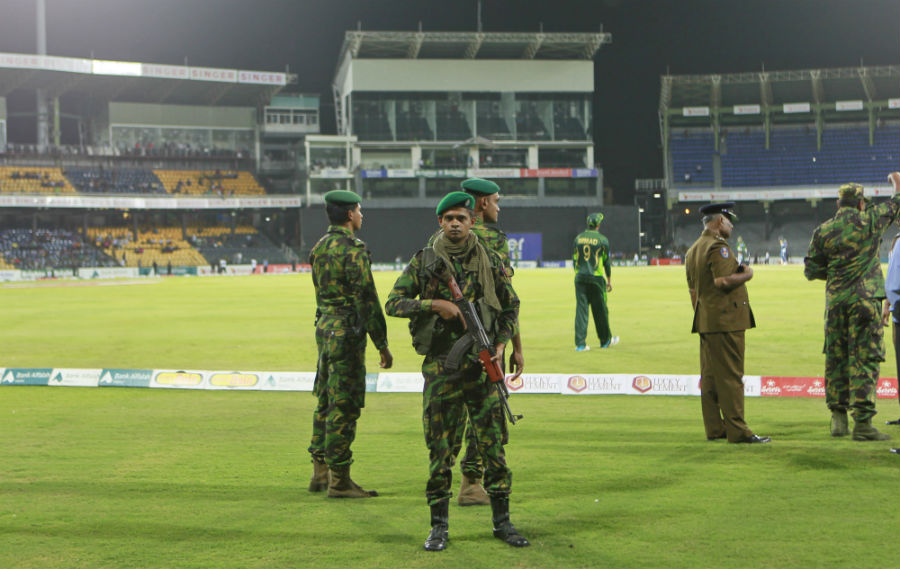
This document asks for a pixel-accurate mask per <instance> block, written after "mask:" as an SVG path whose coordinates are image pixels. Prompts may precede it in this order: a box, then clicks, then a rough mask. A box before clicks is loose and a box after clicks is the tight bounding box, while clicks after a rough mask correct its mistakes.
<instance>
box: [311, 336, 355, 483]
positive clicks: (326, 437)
mask: <svg viewBox="0 0 900 569" xmlns="http://www.w3.org/2000/svg"><path fill="white" fill-rule="evenodd" d="M316 344H317V346H318V348H319V365H318V370H317V372H316V382H315V384H314V386H313V395H315V396H316V398H317V399H318V403H317V404H316V409H315V411H313V427H312V438H311V439H310V442H309V453H310V454H311V455H312V457H313V460H316V461H324V462H325V463H327V464H328V466H329V467H331V468H335V467H342V466H347V465H349V464H350V463H352V462H353V458H352V456H353V453H352V452H351V451H350V445H351V444H353V439H354V438H356V420H357V419H359V414H360V410H361V409H362V408H363V406H364V405H365V397H366V359H365V358H366V337H365V336H347V335H344V334H343V330H316Z"/></svg>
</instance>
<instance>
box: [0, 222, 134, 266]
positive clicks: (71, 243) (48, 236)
mask: <svg viewBox="0 0 900 569" xmlns="http://www.w3.org/2000/svg"><path fill="white" fill-rule="evenodd" d="M0 252H2V257H3V261H4V262H3V264H2V267H0V268H15V269H23V270H41V269H55V268H63V267H66V268H68V267H112V266H116V264H117V263H116V261H115V260H114V259H113V258H112V257H111V256H108V255H106V254H104V253H103V252H102V251H100V250H99V249H97V248H95V247H93V246H92V245H91V244H90V243H85V241H84V240H83V239H82V238H81V236H80V235H78V234H77V233H72V232H71V231H67V230H65V229H21V228H16V229H4V230H0Z"/></svg>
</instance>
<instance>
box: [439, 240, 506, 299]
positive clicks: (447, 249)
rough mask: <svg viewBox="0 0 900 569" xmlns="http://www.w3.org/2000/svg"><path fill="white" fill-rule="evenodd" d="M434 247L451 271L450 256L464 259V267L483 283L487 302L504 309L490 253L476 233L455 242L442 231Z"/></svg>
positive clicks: (482, 287) (482, 286)
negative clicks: (496, 286) (496, 284)
mask: <svg viewBox="0 0 900 569" xmlns="http://www.w3.org/2000/svg"><path fill="white" fill-rule="evenodd" d="M433 247H434V252H435V253H437V255H438V256H439V257H441V258H442V259H444V262H445V263H447V267H450V269H451V271H452V267H453V263H451V262H450V256H453V257H459V258H462V259H464V260H463V263H462V265H463V267H464V268H465V269H466V270H467V271H472V272H474V273H476V274H477V275H478V282H479V283H480V284H481V289H482V291H483V294H484V300H485V302H487V304H488V306H490V307H491V308H493V309H494V310H496V311H498V312H499V311H500V310H502V308H501V306H500V299H498V298H497V292H496V291H495V290H494V273H493V271H492V270H491V259H490V257H489V253H488V252H487V250H486V249H485V248H484V247H483V246H482V245H481V244H480V243H479V242H478V237H477V236H476V235H475V234H474V233H469V237H468V238H466V240H464V241H460V242H459V243H454V242H452V241H450V240H449V239H447V237H446V236H445V235H444V232H443V231H442V232H440V233H439V234H438V236H437V238H435V240H434V245H433Z"/></svg>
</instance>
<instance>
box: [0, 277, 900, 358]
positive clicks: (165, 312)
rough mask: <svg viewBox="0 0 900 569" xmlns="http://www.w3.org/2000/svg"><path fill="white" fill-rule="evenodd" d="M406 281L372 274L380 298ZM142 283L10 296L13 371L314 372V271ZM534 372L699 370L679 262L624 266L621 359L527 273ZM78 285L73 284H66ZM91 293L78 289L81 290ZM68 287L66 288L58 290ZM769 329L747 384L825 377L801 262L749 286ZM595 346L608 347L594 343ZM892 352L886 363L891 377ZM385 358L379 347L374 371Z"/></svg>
mask: <svg viewBox="0 0 900 569" xmlns="http://www.w3.org/2000/svg"><path fill="white" fill-rule="evenodd" d="M396 277H397V273H395V272H385V273H375V280H376V284H377V286H378V290H379V294H380V298H381V301H382V302H384V300H386V298H387V294H388V292H389V291H390V288H391V286H392V285H393V282H394V280H395V279H396ZM146 282H147V283H149V284H143V285H124V284H123V285H121V286H102V285H105V284H109V283H99V284H100V286H66V285H67V283H66V282H60V283H52V284H53V286H46V285H42V286H28V287H25V288H19V287H21V284H16V285H6V286H3V287H0V303H2V305H3V307H4V319H3V320H4V323H3V326H2V327H0V346H3V357H2V358H0V360H2V361H0V366H5V367H57V368H104V367H108V368H149V369H170V368H171V369H210V370H241V371H279V370H299V371H311V370H314V369H315V361H316V355H315V341H314V338H313V317H314V313H315V297H314V293H313V287H312V281H311V280H310V277H309V274H300V275H283V276H281V275H279V276H275V275H271V276H265V277H264V276H259V275H255V276H247V277H229V278H171V279H161V280H155V279H147V280H146ZM514 283H515V285H516V290H517V292H518V293H519V295H520V297H521V299H522V308H521V315H520V320H521V328H522V337H523V343H524V346H525V369H526V372H546V373H550V372H556V373H568V372H579V373H588V372H609V373H678V374H693V373H698V370H699V366H700V364H699V342H698V340H697V337H696V336H694V335H692V334H691V333H690V329H691V307H690V300H689V297H688V292H687V285H686V284H685V279H684V269H683V268H682V267H640V268H631V267H628V268H616V270H615V271H614V273H613V285H614V287H615V289H614V291H613V292H612V294H610V295H609V307H610V320H611V325H612V328H613V332H614V333H615V334H617V335H619V336H621V338H622V341H621V343H620V344H619V345H618V346H616V347H615V348H613V349H611V350H597V349H595V350H592V351H590V352H586V353H579V354H576V353H574V351H573V348H574V342H575V341H574V337H573V336H574V333H573V322H574V314H575V302H574V285H573V284H572V273H571V271H570V270H562V269H560V270H554V269H540V270H536V269H535V270H521V271H519V272H518V273H517V275H516V277H515V279H514ZM68 284H72V283H68ZM75 284H81V283H75ZM57 285H59V286H57ZM749 288H750V302H751V304H752V306H753V311H754V313H755V315H756V320H757V323H758V328H756V329H754V330H751V331H750V332H748V334H747V358H746V369H745V372H746V373H747V374H748V375H782V376H821V375H822V374H823V372H824V365H825V364H824V361H825V360H824V356H823V355H822V340H823V332H822V330H823V312H824V306H825V299H824V286H823V284H822V281H817V282H812V283H810V282H808V281H806V279H804V278H803V273H802V269H801V267H800V266H799V265H792V266H777V265H766V266H759V267H757V268H756V270H755V274H754V279H753V280H752V281H751V282H750V284H749ZM407 322H408V321H407V320H405V319H400V318H391V317H388V334H389V341H390V347H391V350H392V352H393V353H394V370H395V371H418V370H419V368H420V365H421V361H422V359H421V357H420V356H417V355H416V354H415V353H414V352H413V350H412V347H411V345H410V338H409V332H408V329H407ZM588 343H589V344H592V345H593V346H594V348H596V347H597V341H596V336H594V335H589V337H588ZM892 352H893V350H888V354H887V358H888V360H887V361H886V362H885V363H884V364H883V372H884V374H885V375H889V376H894V375H896V374H895V371H894V370H895V369H896V368H895V364H894V355H893V353H892ZM377 356H378V354H377V352H376V351H375V350H374V349H370V350H369V351H368V365H369V368H370V371H375V370H376V369H377V367H378V358H377Z"/></svg>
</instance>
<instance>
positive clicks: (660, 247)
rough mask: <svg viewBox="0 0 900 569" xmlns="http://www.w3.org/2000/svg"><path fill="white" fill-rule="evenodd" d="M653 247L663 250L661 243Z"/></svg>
mask: <svg viewBox="0 0 900 569" xmlns="http://www.w3.org/2000/svg"><path fill="white" fill-rule="evenodd" d="M653 247H654V248H655V249H662V245H660V244H659V243H657V244H656V245H654V246H653Z"/></svg>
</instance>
